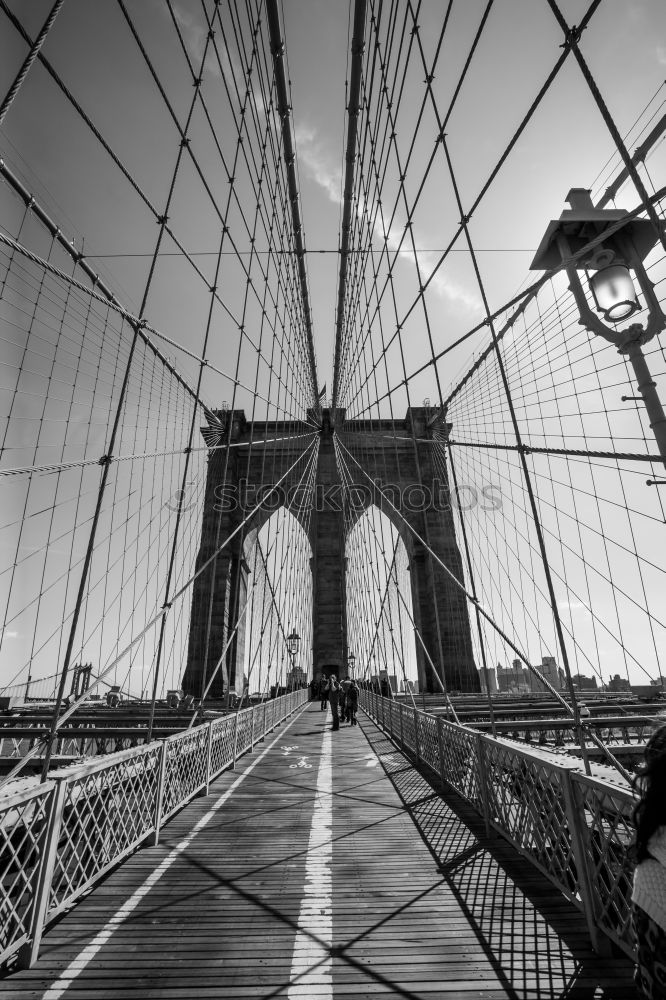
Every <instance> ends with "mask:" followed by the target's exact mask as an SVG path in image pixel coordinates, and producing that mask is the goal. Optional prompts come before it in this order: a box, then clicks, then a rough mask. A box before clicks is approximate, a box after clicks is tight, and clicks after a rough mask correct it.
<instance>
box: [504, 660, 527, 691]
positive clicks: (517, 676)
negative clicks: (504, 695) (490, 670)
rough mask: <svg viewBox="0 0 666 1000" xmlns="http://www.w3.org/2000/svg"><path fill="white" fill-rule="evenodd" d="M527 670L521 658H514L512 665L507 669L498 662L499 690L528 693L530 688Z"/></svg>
mask: <svg viewBox="0 0 666 1000" xmlns="http://www.w3.org/2000/svg"><path fill="white" fill-rule="evenodd" d="M526 675H527V670H526V669H525V668H524V667H523V665H522V663H521V662H520V660H514V661H513V664H512V666H511V667H507V668H506V669H505V668H504V667H502V666H501V665H500V664H499V663H498V664H497V687H498V689H499V691H505V692H512V693H514V694H527V693H528V692H529V690H530V685H529V681H528V679H527V676H526Z"/></svg>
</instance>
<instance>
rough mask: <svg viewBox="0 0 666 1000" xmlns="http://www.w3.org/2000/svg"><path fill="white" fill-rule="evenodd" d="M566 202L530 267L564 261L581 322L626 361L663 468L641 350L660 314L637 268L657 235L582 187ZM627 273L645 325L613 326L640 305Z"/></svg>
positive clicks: (658, 422)
mask: <svg viewBox="0 0 666 1000" xmlns="http://www.w3.org/2000/svg"><path fill="white" fill-rule="evenodd" d="M567 201H568V202H569V204H570V206H571V208H570V209H567V210H565V211H564V212H562V214H561V216H560V218H559V219H558V220H556V221H552V222H550V223H549V225H548V228H547V230H546V233H545V235H544V237H543V239H542V240H541V243H540V244H539V249H538V250H537V252H536V255H535V257H534V260H533V261H532V264H531V270H533V271H539V270H550V269H552V268H556V267H558V266H561V265H564V268H565V270H566V272H567V276H568V278H569V283H570V284H569V287H570V289H571V292H572V293H573V296H574V298H575V300H576V305H577V307H578V313H579V317H580V323H581V325H582V326H584V327H585V328H586V329H588V330H590V332H591V333H595V334H597V335H598V336H600V337H603V338H604V340H607V341H609V342H610V343H611V344H614V345H615V346H616V347H617V349H618V351H619V353H620V354H624V355H626V357H627V358H628V359H629V361H630V362H631V365H632V368H633V369H634V373H635V375H636V381H637V385H638V391H639V392H640V394H641V396H642V398H643V402H644V403H645V409H646V410H647V413H648V418H649V420H650V427H651V428H652V431H653V433H654V436H655V439H656V441H657V447H658V448H659V454H660V455H661V459H662V461H663V463H664V465H665V466H666V413H664V408H663V406H662V404H661V400H660V399H659V394H658V392H657V387H656V384H655V382H654V380H653V378H652V376H651V374H650V371H649V369H648V366H647V362H646V360H645V355H644V354H643V350H642V348H643V345H644V344H647V343H648V342H649V341H650V340H652V338H653V337H655V336H656V334H658V333H660V332H661V331H662V330H664V329H666V316H665V315H664V313H663V311H662V309H661V305H660V303H659V300H658V299H657V296H656V295H655V291H654V285H653V284H652V282H651V281H650V279H649V278H648V276H647V273H646V271H645V268H644V266H643V261H644V260H645V258H646V257H647V255H648V254H649V253H650V251H651V250H652V248H653V246H654V245H655V244H656V242H657V240H658V236H657V234H656V233H655V230H654V227H653V225H652V223H651V222H650V221H649V220H647V219H634V218H631V217H630V216H629V213H628V212H625V211H624V210H622V209H600V208H595V207H594V205H593V204H592V199H591V197H590V192H589V191H588V190H586V189H585V188H572V189H571V191H569V194H568V195H567ZM623 220H626V221H623ZM607 232H608V235H605V234H606V233H607ZM589 243H594V246H592V247H591V248H590V250H589V252H588V253H585V252H583V253H581V254H580V256H578V257H576V259H575V260H572V257H573V256H574V255H576V254H578V253H579V251H581V250H584V248H585V247H586V246H587V244H589ZM579 271H585V272H586V274H587V280H588V286H589V289H590V293H591V296H592V299H593V302H594V309H593V308H592V307H591V306H590V303H589V302H588V298H587V295H586V293H585V290H584V288H583V285H582V282H581V280H580V275H579ZM632 271H633V272H634V275H635V277H636V279H637V281H638V285H639V287H640V290H641V292H642V293H643V298H644V300H645V306H646V307H647V312H648V318H647V323H646V324H645V326H643V325H641V324H640V323H630V324H629V325H627V326H622V327H619V326H618V324H621V323H624V322H625V321H626V320H628V319H630V318H631V317H632V316H633V315H634V314H635V313H636V312H638V311H639V310H640V309H641V304H640V302H639V299H638V294H637V292H636V288H635V286H634V279H633V278H632V273H631V272H632ZM595 310H596V311H595ZM599 314H601V315H599ZM602 317H603V318H602ZM609 324H612V325H609Z"/></svg>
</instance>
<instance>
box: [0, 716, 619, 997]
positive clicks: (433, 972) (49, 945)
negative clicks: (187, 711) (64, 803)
mask: <svg viewBox="0 0 666 1000" xmlns="http://www.w3.org/2000/svg"><path fill="white" fill-rule="evenodd" d="M359 723H360V724H359V726H357V727H348V726H343V727H342V728H341V730H340V731H339V732H336V733H332V732H331V730H330V714H328V715H327V716H325V715H324V714H323V713H321V712H320V711H319V706H318V705H310V706H308V707H307V708H306V709H305V711H304V712H303V713H301V714H300V715H297V716H296V717H295V718H294V719H293V720H291V721H290V722H288V723H286V724H285V725H284V726H282V727H281V728H280V729H278V730H277V732H276V733H275V734H272V735H271V737H270V739H269V741H268V742H267V744H266V745H265V746H264V745H260V746H259V747H258V748H257V749H256V751H255V752H254V754H252V755H249V756H247V757H246V758H244V759H243V760H242V761H241V763H240V764H239V769H238V771H237V772H228V773H226V774H224V775H222V776H221V777H220V779H218V781H216V782H215V784H214V786H213V787H212V788H211V793H210V795H209V796H208V797H206V798H199V799H197V800H195V801H194V802H193V803H191V804H190V805H189V806H187V807H186V808H185V809H184V810H182V812H181V813H179V814H178V815H177V816H176V817H175V818H174V819H173V820H172V821H171V822H170V823H169V824H168V826H167V827H166V828H165V830H164V831H163V833H162V840H161V843H160V844H159V845H157V846H156V847H149V848H144V849H142V850H140V851H138V852H137V853H136V854H135V855H134V856H133V857H132V858H130V859H129V860H128V861H127V862H126V863H125V864H124V865H122V866H121V867H120V868H118V869H117V870H116V871H115V872H113V873H112V874H111V875H110V876H108V877H107V879H106V880H105V881H104V882H103V883H102V884H101V885H99V886H98V887H97V888H96V889H95V890H94V891H93V892H91V893H90V895H89V896H88V897H87V898H86V899H84V900H82V901H81V902H80V903H79V904H78V905H77V906H76V907H75V908H74V909H73V910H72V911H71V912H70V913H68V914H67V915H65V916H64V917H63V918H62V919H61V920H60V921H59V922H58V923H57V924H55V925H54V926H53V927H51V929H50V930H49V931H48V932H47V934H46V935H45V938H44V942H43V946H42V952H41V956H40V959H39V961H38V963H37V964H36V966H35V967H34V968H33V969H31V970H29V971H25V972H18V973H15V974H13V975H10V976H8V977H7V978H6V979H4V980H3V981H2V982H0V998H3V1000H4V998H6V1000H9V998H16V1000H28V998H33V997H41V998H44V1000H60V998H61V997H65V998H77V1000H97V998H108V1000H144V998H169V1000H180V998H183V1000H193V998H194V1000H197V998H202V1000H204V998H209V997H220V998H226V1000H234V998H238V1000H241V998H244V997H262V998H272V997H309V998H313V1000H326V998H329V997H354V998H356V997H371V998H375V997H381V996H385V997H386V996H390V997H403V998H416V997H428V998H436V997H441V998H446V1000H454V998H458V997H459V998H461V1000H471V998H479V1000H500V998H502V1000H505V998H511V1000H547V998H554V997H558V998H562V1000H564V998H566V1000H593V998H599V1000H600V998H605V1000H636V998H637V994H636V992H635V990H634V988H633V985H632V982H631V967H630V964H629V962H628V961H627V960H626V959H624V958H610V959H609V958H600V957H597V956H595V955H594V953H593V952H592V951H591V949H590V948H589V946H588V944H587V942H586V935H585V926H584V921H583V918H582V916H581V915H580V914H579V913H578V912H577V911H576V910H575V909H574V908H572V907H571V906H570V905H569V904H568V903H567V902H566V901H565V900H564V899H563V898H561V897H558V896H557V895H556V894H555V892H554V890H552V889H551V888H550V886H549V884H548V883H547V882H545V880H543V879H541V878H540V877H539V876H538V874H537V873H536V872H534V871H533V870H532V869H531V867H530V866H529V864H527V863H526V862H524V861H521V860H520V859H519V858H517V857H516V855H515V853H514V852H513V851H512V849H511V848H509V847H508V845H505V844H504V843H503V842H502V841H499V840H495V839H493V840H492V841H486V840H484V839H483V837H482V836H481V831H480V829H479V828H478V826H475V824H474V822H472V828H470V827H469V826H467V825H466V824H465V823H464V822H463V821H462V820H461V818H460V816H459V815H458V812H457V811H456V810H458V811H459V809H460V807H459V805H456V804H455V803H453V802H451V803H448V804H447V802H445V801H444V800H442V799H441V798H440V796H439V794H438V793H437V792H436V791H434V790H433V789H432V787H431V786H430V785H429V784H428V783H427V782H426V781H425V780H424V778H423V777H422V776H421V775H420V774H419V773H418V771H416V770H415V769H414V767H412V766H411V764H410V763H409V762H408V761H406V760H405V758H404V757H403V756H402V755H401V754H399V753H398V752H397V751H396V750H395V748H394V747H393V745H392V744H391V743H390V742H389V741H388V740H387V739H386V737H385V736H384V735H383V734H382V733H381V732H380V731H379V730H378V729H377V728H376V727H375V726H374V724H372V723H371V722H370V721H369V720H368V719H367V718H366V717H365V716H363V713H359Z"/></svg>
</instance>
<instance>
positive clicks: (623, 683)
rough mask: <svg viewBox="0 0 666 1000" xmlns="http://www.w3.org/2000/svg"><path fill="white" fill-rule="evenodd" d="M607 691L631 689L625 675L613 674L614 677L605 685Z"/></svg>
mask: <svg viewBox="0 0 666 1000" xmlns="http://www.w3.org/2000/svg"><path fill="white" fill-rule="evenodd" d="M606 690H607V691H631V684H630V683H629V681H628V680H627V679H626V678H625V677H620V675H619V674H615V677H611V678H610V679H609V681H608V684H607V685H606Z"/></svg>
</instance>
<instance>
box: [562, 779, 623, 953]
mask: <svg viewBox="0 0 666 1000" xmlns="http://www.w3.org/2000/svg"><path fill="white" fill-rule="evenodd" d="M562 789H563V792H564V806H565V811H566V817H567V826H568V828H569V835H570V836H571V847H572V851H573V856H574V861H575V863H576V872H577V874H578V892H579V894H580V899H581V902H582V904H583V912H584V914H585V921H586V923H587V930H588V933H589V935H590V940H591V941H592V947H593V948H594V950H595V951H596V952H597V954H598V955H610V954H611V943H610V939H609V938H608V937H606V935H605V934H604V933H603V931H602V930H601V929H600V928H599V926H598V924H597V921H596V915H595V912H594V889H593V886H592V879H591V878H590V870H589V868H588V864H587V851H586V850H585V841H584V839H583V837H584V831H586V830H587V822H586V819H585V809H584V806H583V802H582V798H581V796H580V792H579V791H578V789H577V788H576V787H575V785H574V782H573V780H572V775H571V771H569V770H568V769H567V768H563V770H562Z"/></svg>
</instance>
